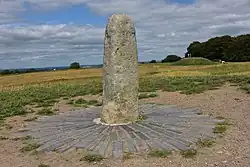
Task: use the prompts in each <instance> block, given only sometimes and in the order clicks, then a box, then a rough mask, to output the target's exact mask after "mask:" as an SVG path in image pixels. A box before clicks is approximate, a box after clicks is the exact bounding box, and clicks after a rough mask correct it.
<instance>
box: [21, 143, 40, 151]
mask: <svg viewBox="0 0 250 167" xmlns="http://www.w3.org/2000/svg"><path fill="white" fill-rule="evenodd" d="M38 147H40V145H39V144H37V143H29V144H27V145H25V146H24V147H22V148H21V149H20V151H21V152H22V153H25V152H30V151H35V150H36V149H37V148H38Z"/></svg>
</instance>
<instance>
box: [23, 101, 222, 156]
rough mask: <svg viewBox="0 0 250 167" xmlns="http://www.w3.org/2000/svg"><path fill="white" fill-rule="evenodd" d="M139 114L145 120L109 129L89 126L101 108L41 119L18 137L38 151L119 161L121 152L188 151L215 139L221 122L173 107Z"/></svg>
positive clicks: (154, 107)
mask: <svg viewBox="0 0 250 167" xmlns="http://www.w3.org/2000/svg"><path fill="white" fill-rule="evenodd" d="M139 111H140V112H142V113H143V115H144V116H145V118H146V119H145V120H142V121H140V122H137V123H131V124H128V125H117V126H110V125H102V124H96V123H94V122H93V120H94V119H96V118H98V117H99V114H100V113H101V107H95V108H89V109H87V108H85V109H82V110H79V111H71V112H70V113H64V114H60V115H54V116H51V117H42V118H40V119H38V120H37V121H34V122H30V123H29V124H28V126H27V129H28V131H25V132H20V134H21V135H23V136H26V135H30V136H31V137H33V138H34V139H35V140H36V141H37V142H38V143H39V144H41V146H40V147H39V148H38V149H37V150H38V151H39V150H40V151H53V150H55V151H59V152H64V151H67V150H68V149H70V148H72V147H73V148H81V149H85V150H87V151H90V152H95V153H98V154H101V155H102V156H104V157H113V158H115V159H121V158H122V157H123V156H124V153H125V152H131V153H133V152H139V153H140V152H145V151H148V150H151V149H163V150H176V151H178V150H187V149H190V148H191V146H192V145H194V144H195V143H196V142H197V141H198V140H199V139H200V138H203V139H204V138H205V139H206V138H213V137H215V134H214V133H213V129H214V127H215V124H216V123H217V122H222V121H224V120H216V119H213V118H211V117H209V116H207V115H199V110H197V109H179V108H177V107H174V106H164V105H154V104H144V105H140V106H139ZM91 112H92V114H90V113H91ZM79 114H80V115H81V116H82V115H84V117H83V116H82V117H79Z"/></svg>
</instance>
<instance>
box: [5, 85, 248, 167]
mask: <svg viewBox="0 0 250 167" xmlns="http://www.w3.org/2000/svg"><path fill="white" fill-rule="evenodd" d="M158 95H159V96H158V97H155V98H150V99H144V100H142V102H153V103H161V104H174V105H177V106H180V107H197V108H199V109H200V110H201V111H202V112H204V113H206V114H212V115H213V116H222V117H225V118H228V119H229V120H230V121H232V123H233V125H231V126H230V127H229V129H228V130H227V132H226V134H225V135H224V137H222V138H218V139H217V140H216V144H215V145H214V146H213V147H211V148H201V149H199V150H198V154H197V156H196V157H195V158H192V159H186V158H182V157H181V156H180V155H179V154H173V155H171V156H170V157H168V158H152V157H147V156H132V157H131V158H129V159H126V160H124V161H122V162H117V161H116V162H115V161H112V160H104V161H102V162H98V163H88V162H85V161H80V159H81V158H82V156H83V154H82V152H81V151H80V150H69V151H67V152H65V153H61V154H59V153H54V152H53V153H39V154H35V155H30V154H29V153H21V152H20V148H22V146H23V141H22V140H15V139H12V137H11V135H10V134H11V132H15V131H16V130H18V129H19V128H20V127H24V126H25V121H24V120H25V119H27V116H16V117H12V118H9V119H8V120H7V121H6V125H5V127H4V128H2V130H1V131H0V136H7V137H8V139H6V140H4V139H1V140H0V167H38V165H39V164H47V165H50V167H80V166H81V167H85V166H86V167H92V166H95V167H166V166H168V167H250V95H249V94H246V93H244V92H243V91H241V90H238V89H237V88H236V87H231V86H229V85H225V86H223V87H222V88H221V89H219V90H212V91H206V92H204V93H201V94H194V95H184V94H179V93H178V92H161V91H159V92H158ZM90 98H91V97H90ZM56 106H57V107H58V108H59V112H67V111H68V110H70V109H72V107H70V106H67V105H66V104H64V103H63V102H60V103H59V104H57V105H56ZM28 117H32V115H29V116H28Z"/></svg>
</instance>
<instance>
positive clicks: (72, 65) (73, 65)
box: [69, 62, 81, 69]
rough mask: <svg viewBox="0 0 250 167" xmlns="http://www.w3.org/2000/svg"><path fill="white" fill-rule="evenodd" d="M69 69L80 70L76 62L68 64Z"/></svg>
mask: <svg viewBox="0 0 250 167" xmlns="http://www.w3.org/2000/svg"><path fill="white" fill-rule="evenodd" d="M69 68H70V69H79V68H81V66H80V64H79V63H78V62H74V63H71V64H70V67H69Z"/></svg>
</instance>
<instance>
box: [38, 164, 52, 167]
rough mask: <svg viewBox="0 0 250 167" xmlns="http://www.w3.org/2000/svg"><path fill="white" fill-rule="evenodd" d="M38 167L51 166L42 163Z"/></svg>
mask: <svg viewBox="0 0 250 167" xmlns="http://www.w3.org/2000/svg"><path fill="white" fill-rule="evenodd" d="M38 167H50V166H49V165H45V164H40V165H38Z"/></svg>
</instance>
